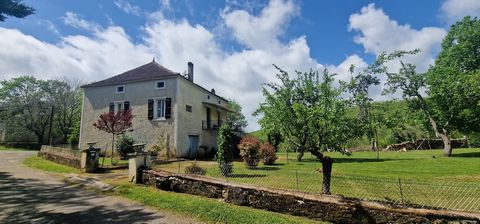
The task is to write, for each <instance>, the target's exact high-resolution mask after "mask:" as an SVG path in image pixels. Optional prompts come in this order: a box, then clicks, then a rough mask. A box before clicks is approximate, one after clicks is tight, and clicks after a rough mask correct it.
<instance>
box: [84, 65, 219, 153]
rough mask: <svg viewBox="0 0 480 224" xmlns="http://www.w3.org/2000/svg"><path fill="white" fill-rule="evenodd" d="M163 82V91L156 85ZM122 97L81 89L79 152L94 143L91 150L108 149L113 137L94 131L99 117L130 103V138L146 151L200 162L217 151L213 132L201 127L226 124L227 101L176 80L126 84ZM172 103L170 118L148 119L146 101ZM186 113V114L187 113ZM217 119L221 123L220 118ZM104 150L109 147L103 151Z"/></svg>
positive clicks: (112, 89) (110, 90)
mask: <svg viewBox="0 0 480 224" xmlns="http://www.w3.org/2000/svg"><path fill="white" fill-rule="evenodd" d="M159 81H163V82H164V83H165V84H164V87H163V88H156V83H157V82H159ZM122 85H123V86H124V91H123V92H122V93H116V87H117V86H119V85H107V86H88V85H87V86H86V87H84V97H83V110H82V119H81V128H80V129H81V130H80V140H79V148H80V149H86V148H88V146H87V144H86V143H87V142H97V144H96V146H95V147H105V148H108V149H109V148H111V141H112V135H111V134H108V133H105V132H103V131H99V130H97V129H95V128H94V127H93V123H95V122H96V121H97V120H98V117H99V115H100V114H102V113H104V112H108V111H109V107H110V104H111V103H114V104H116V103H121V102H129V106H130V109H131V110H132V113H133V115H134V116H135V117H134V118H133V127H132V129H133V131H132V132H129V133H128V134H129V135H131V136H132V137H133V138H134V139H135V141H136V142H139V143H145V144H146V148H149V147H151V146H152V145H154V144H161V145H164V146H166V148H168V150H163V151H161V152H160V153H161V155H168V156H169V157H171V158H172V157H197V156H198V157H202V156H204V155H206V154H209V153H210V152H211V150H212V148H216V147H217V142H216V136H217V131H215V130H204V129H203V128H202V121H204V120H206V119H207V108H210V109H208V110H209V111H210V119H211V120H212V121H216V120H223V121H225V120H226V116H227V115H226V114H227V111H228V109H226V107H227V104H228V101H226V100H224V99H223V98H221V97H219V96H217V95H216V94H214V93H212V92H210V91H208V90H206V89H204V88H202V87H201V86H199V85H197V84H195V83H194V82H193V78H192V80H189V79H187V78H185V77H183V76H182V75H180V74H177V75H174V76H167V77H162V78H158V79H154V80H139V81H134V82H132V81H130V82H126V83H124V84H122ZM159 98H170V99H171V102H172V103H171V118H168V119H153V120H152V119H150V120H149V119H148V100H149V99H159ZM187 107H189V110H190V111H187ZM218 115H220V118H219V117H218ZM191 136H194V137H195V136H196V137H198V149H196V150H194V151H195V152H194V153H192V152H191V151H192V150H189V149H190V145H189V144H190V143H189V138H191ZM107 146H108V147H107Z"/></svg>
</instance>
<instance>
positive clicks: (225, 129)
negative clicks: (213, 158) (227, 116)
mask: <svg viewBox="0 0 480 224" xmlns="http://www.w3.org/2000/svg"><path fill="white" fill-rule="evenodd" d="M233 137H234V134H233V131H232V129H231V128H230V126H228V125H222V126H221V127H220V130H219V131H218V151H217V162H218V165H219V167H220V170H221V171H222V174H223V175H224V176H228V175H230V173H232V164H231V162H232V161H233V155H232V150H233V148H234V145H233V144H232V142H233Z"/></svg>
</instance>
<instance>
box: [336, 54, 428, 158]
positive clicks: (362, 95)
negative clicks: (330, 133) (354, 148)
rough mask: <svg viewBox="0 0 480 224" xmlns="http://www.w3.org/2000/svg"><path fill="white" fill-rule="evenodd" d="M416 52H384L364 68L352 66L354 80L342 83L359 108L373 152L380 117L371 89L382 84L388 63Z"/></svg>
mask: <svg viewBox="0 0 480 224" xmlns="http://www.w3.org/2000/svg"><path fill="white" fill-rule="evenodd" d="M417 52H418V50H414V51H396V52H393V53H391V54H387V53H386V52H382V53H381V54H380V55H378V56H377V58H376V60H375V61H374V62H373V63H371V64H370V65H368V66H367V67H364V68H356V67H355V65H351V66H350V73H351V74H352V78H351V80H350V82H342V84H343V85H344V86H346V88H347V90H348V92H349V93H350V96H351V99H352V101H353V103H354V104H355V105H357V107H358V117H359V119H360V124H361V125H362V127H363V128H362V130H363V131H364V133H365V135H366V136H367V138H368V139H369V141H370V142H371V146H372V147H371V148H372V150H378V136H377V128H378V126H379V124H380V123H379V120H378V116H377V115H375V114H374V113H373V107H372V102H373V98H372V97H371V96H370V95H369V91H370V88H371V87H373V86H376V85H379V84H380V79H379V76H380V75H382V74H384V73H385V72H387V71H388V66H387V65H386V63H387V62H389V61H392V60H394V59H397V58H400V57H402V56H404V55H405V54H415V53H417Z"/></svg>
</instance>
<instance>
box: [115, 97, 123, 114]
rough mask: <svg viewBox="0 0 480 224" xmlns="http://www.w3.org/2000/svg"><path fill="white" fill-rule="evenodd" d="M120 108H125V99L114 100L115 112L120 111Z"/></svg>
mask: <svg viewBox="0 0 480 224" xmlns="http://www.w3.org/2000/svg"><path fill="white" fill-rule="evenodd" d="M118 105H121V106H120V107H121V108H118V107H117V106H118ZM119 109H121V110H124V109H125V100H121V101H113V112H115V113H118V111H119Z"/></svg>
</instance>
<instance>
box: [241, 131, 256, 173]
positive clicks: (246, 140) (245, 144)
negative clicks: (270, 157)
mask: <svg viewBox="0 0 480 224" xmlns="http://www.w3.org/2000/svg"><path fill="white" fill-rule="evenodd" d="M238 149H240V156H241V157H242V159H243V161H244V162H245V164H246V165H247V167H248V168H253V167H256V166H258V162H259V161H260V159H259V158H258V152H259V150H260V142H259V141H258V140H257V139H256V138H254V137H252V136H249V135H246V136H245V137H243V138H242V140H240V144H238Z"/></svg>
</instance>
